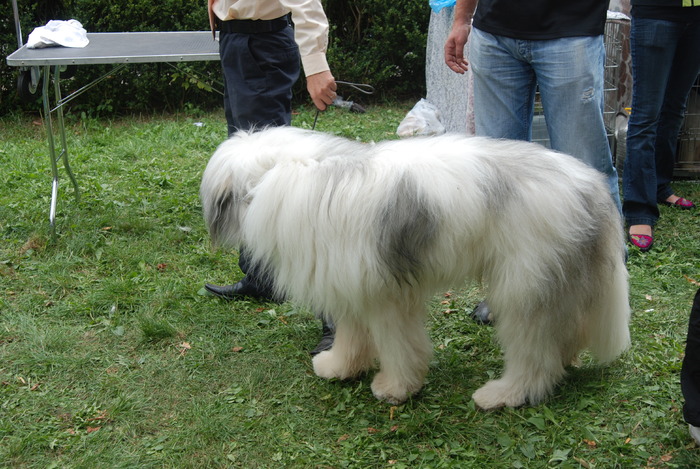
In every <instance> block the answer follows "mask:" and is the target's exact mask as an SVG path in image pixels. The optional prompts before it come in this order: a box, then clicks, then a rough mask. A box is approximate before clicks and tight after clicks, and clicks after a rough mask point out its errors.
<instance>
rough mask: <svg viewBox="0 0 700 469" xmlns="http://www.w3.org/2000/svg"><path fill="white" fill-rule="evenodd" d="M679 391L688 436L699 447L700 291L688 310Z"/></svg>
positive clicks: (699, 290)
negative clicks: (688, 432) (688, 315)
mask: <svg viewBox="0 0 700 469" xmlns="http://www.w3.org/2000/svg"><path fill="white" fill-rule="evenodd" d="M681 390H682V391H683V398H684V399H685V404H684V405H683V418H684V419H685V421H686V422H687V423H688V426H689V428H690V436H692V437H693V440H695V443H696V444H697V445H698V446H700V289H698V291H697V293H696V294H695V300H694V301H693V307H692V308H691V310H690V320H689V321H688V339H687V342H686V344H685V357H684V358H683V366H682V367H681Z"/></svg>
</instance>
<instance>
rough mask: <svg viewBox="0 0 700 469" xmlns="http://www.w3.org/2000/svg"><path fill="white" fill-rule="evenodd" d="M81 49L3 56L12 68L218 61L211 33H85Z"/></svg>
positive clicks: (26, 50)
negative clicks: (86, 43)
mask: <svg viewBox="0 0 700 469" xmlns="http://www.w3.org/2000/svg"><path fill="white" fill-rule="evenodd" d="M87 37H88V39H89V40H90V43H89V44H88V45H87V46H86V47H83V48H70V47H47V48H43V49H29V48H27V46H26V45H24V46H22V47H21V48H20V49H18V50H16V51H15V52H13V53H12V54H10V55H8V56H7V64H8V65H10V66H16V67H30V66H39V65H81V64H120V63H153V62H193V61H207V60H219V43H218V41H216V40H214V38H213V37H212V33H211V31H158V32H124V33H88V34H87Z"/></svg>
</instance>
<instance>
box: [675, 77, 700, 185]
mask: <svg viewBox="0 0 700 469" xmlns="http://www.w3.org/2000/svg"><path fill="white" fill-rule="evenodd" d="M675 175H677V176H693V177H697V176H698V175H700V76H698V79H697V80H696V81H695V84H694V85H693V87H692V88H691V90H690V94H689V95H688V104H687V107H686V112H685V119H684V120H683V125H682V127H681V132H680V134H679V135H678V153H677V159H676V169H675Z"/></svg>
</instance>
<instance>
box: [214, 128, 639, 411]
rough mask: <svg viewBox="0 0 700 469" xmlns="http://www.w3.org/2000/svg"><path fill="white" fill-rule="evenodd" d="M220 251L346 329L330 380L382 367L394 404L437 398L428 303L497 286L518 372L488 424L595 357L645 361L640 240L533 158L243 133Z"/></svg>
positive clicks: (508, 348) (511, 367)
mask: <svg viewBox="0 0 700 469" xmlns="http://www.w3.org/2000/svg"><path fill="white" fill-rule="evenodd" d="M200 195H201V198H202V202H203V207H204V218H205V221H206V223H207V226H208V228H209V231H210V234H211V237H212V240H213V242H214V243H215V244H216V245H224V246H240V245H244V246H245V247H246V249H247V250H248V251H249V252H250V255H251V256H252V258H253V259H254V260H255V261H256V262H259V263H260V264H261V265H263V266H265V268H266V269H267V270H268V271H269V273H270V274H271V275H272V277H273V279H274V282H275V285H276V288H277V290H278V293H280V295H283V296H284V297H286V298H289V299H291V300H293V301H295V302H298V303H301V304H303V305H306V306H308V307H309V308H311V309H312V310H314V311H317V312H322V313H323V314H326V315H327V316H329V317H330V318H331V319H332V321H333V322H334V323H335V325H336V327H337V330H336V338H335V343H334V345H333V347H332V349H331V350H329V351H326V352H322V353H320V354H319V355H317V356H316V357H314V359H313V367H314V371H315V372H316V374H317V375H318V376H320V377H323V378H341V379H345V378H350V377H353V376H357V375H358V374H360V373H362V372H364V371H366V370H368V369H370V368H372V367H374V366H375V365H376V363H377V361H378V364H379V368H380V370H379V372H378V373H377V374H376V376H375V377H374V380H373V382H372V392H373V393H374V395H375V396H376V397H377V398H378V399H383V400H386V401H388V402H390V403H400V402H403V401H405V400H406V399H407V398H408V397H409V396H411V395H412V394H414V393H416V392H417V391H418V390H420V388H421V386H422V385H423V380H424V377H425V375H426V373H427V371H428V362H429V360H430V357H431V350H432V346H431V344H430V341H429V339H428V336H427V333H426V330H425V327H424V321H425V318H426V310H425V303H426V300H427V299H428V298H429V297H431V295H434V294H435V293H437V292H440V291H445V290H446V289H449V288H451V287H455V286H457V287H459V286H462V285H463V284H464V282H465V281H466V280H477V281H481V282H483V284H484V285H485V286H486V287H487V291H488V293H487V300H488V303H489V306H490V309H491V311H492V314H493V317H494V319H495V328H496V332H497V335H498V339H499V340H500V343H501V346H502V347H503V350H504V355H505V356H504V359H505V369H504V371H503V375H502V377H501V378H500V379H497V380H493V381H489V382H488V383H486V384H485V385H484V386H483V387H481V388H480V389H479V390H477V391H476V392H475V393H474V395H473V398H474V401H475V402H476V404H477V405H478V406H479V407H481V408H483V409H491V408H496V407H501V406H519V405H522V404H525V403H530V404H536V403H538V402H540V401H542V400H543V399H544V398H545V397H546V396H547V395H548V394H549V393H550V392H551V391H552V388H553V387H554V386H555V385H556V383H557V382H558V381H559V380H560V379H561V378H562V377H563V375H564V373H565V366H567V365H569V364H571V363H572V361H573V360H574V359H575V358H576V356H577V354H578V353H579V352H580V351H581V350H583V349H589V350H590V351H591V352H592V353H593V354H594V356H595V357H596V358H598V359H599V360H601V361H603V362H606V361H610V360H612V359H614V358H615V357H616V356H618V355H619V354H620V353H621V352H622V351H623V350H625V348H626V347H627V346H628V344H629V330H628V321H629V304H628V286H627V271H626V269H625V266H624V240H623V234H622V223H621V220H620V217H619V214H618V211H617V209H616V207H615V205H614V204H613V202H612V198H611V197H610V194H609V191H608V186H607V184H606V183H605V182H604V179H603V176H602V175H600V174H599V173H598V172H596V171H594V170H592V169H590V168H588V167H587V166H585V165H584V164H582V163H580V162H579V161H577V160H576V159H574V158H572V157H570V156H567V155H563V154H560V153H556V152H553V151H549V150H547V149H546V148H544V147H542V146H539V145H536V144H531V143H525V142H515V141H499V140H490V139H485V138H469V137H462V136H454V135H447V136H441V137H429V138H415V139H409V140H400V141H390V142H383V143H379V144H363V143H359V142H355V141H351V140H346V139H343V138H338V137H334V136H330V135H326V134H322V133H317V132H311V131H304V130H299V129H295V128H292V127H279V128H272V129H268V130H264V131H260V132H257V133H251V134H249V133H238V134H236V135H234V136H233V137H232V138H230V139H229V140H227V141H225V142H224V143H223V144H221V146H220V147H219V148H218V150H217V151H216V153H215V154H214V155H213V157H212V158H211V160H210V161H209V164H208V166H207V168H206V171H205V172H204V177H203V180H202V186H201V193H200Z"/></svg>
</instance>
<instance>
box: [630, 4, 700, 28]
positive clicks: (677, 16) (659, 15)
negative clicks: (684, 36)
mask: <svg viewBox="0 0 700 469" xmlns="http://www.w3.org/2000/svg"><path fill="white" fill-rule="evenodd" d="M686 3H688V2H686ZM690 3H691V4H693V3H692V2H690ZM694 5H697V6H692V7H691V6H685V7H684V6H683V2H682V0H632V16H633V17H635V18H648V19H652V20H664V21H676V22H682V23H697V22H700V2H697V0H696V1H695V3H694Z"/></svg>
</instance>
